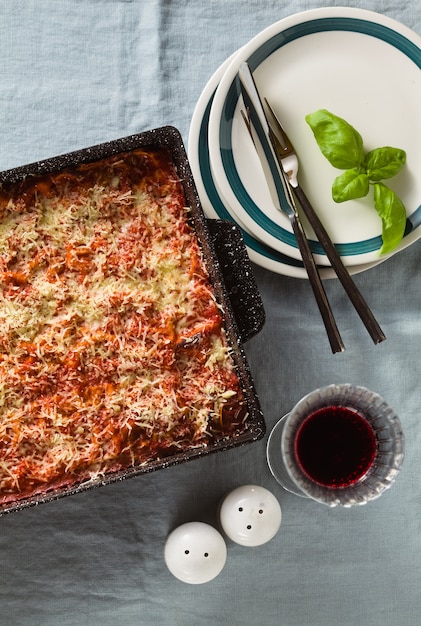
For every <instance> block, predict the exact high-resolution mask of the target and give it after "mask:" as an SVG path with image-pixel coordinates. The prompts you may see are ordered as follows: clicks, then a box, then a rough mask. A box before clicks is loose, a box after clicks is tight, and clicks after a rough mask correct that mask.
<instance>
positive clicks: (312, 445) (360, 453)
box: [295, 406, 376, 488]
mask: <svg viewBox="0 0 421 626" xmlns="http://www.w3.org/2000/svg"><path fill="white" fill-rule="evenodd" d="M295 454H296V457H297V461H298V463H299V465H300V467H301V469H302V471H303V472H304V473H305V474H306V475H307V476H308V477H309V478H310V479H311V480H313V481H315V482H316V483H318V484H320V485H323V486H324V487H332V488H338V487H348V486H349V485H352V484H353V483H355V482H357V481H358V480H360V479H361V478H362V477H363V476H364V475H365V474H366V473H367V471H368V470H369V468H370V466H371V465H372V463H373V461H374V457H375V454H376V439H375V436H374V432H373V429H372V428H371V426H370V424H369V423H368V422H367V421H366V420H365V419H364V417H362V415H360V414H359V413H357V412H356V411H354V410H353V409H349V408H347V407H343V406H328V407H323V408H321V409H318V410H317V411H315V412H314V413H311V414H310V415H309V416H308V417H307V418H306V419H305V420H304V422H303V423H302V424H301V426H300V428H299V430H298V433H297V436H296V439H295Z"/></svg>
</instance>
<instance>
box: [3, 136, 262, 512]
mask: <svg viewBox="0 0 421 626" xmlns="http://www.w3.org/2000/svg"><path fill="white" fill-rule="evenodd" d="M155 147H156V148H164V149H165V150H167V151H168V152H169V153H170V155H171V159H172V161H173V163H174V166H175V168H176V170H177V174H178V176H179V178H180V181H181V184H182V187H183V191H184V195H185V201H186V205H187V206H189V207H190V220H191V226H192V228H193V231H194V233H195V234H196V236H197V239H198V241H199V245H200V248H201V251H202V255H203V258H204V261H205V265H206V269H207V271H208V273H209V276H210V280H211V284H212V287H213V290H214V292H215V297H216V300H217V302H218V304H219V305H220V307H221V309H222V311H223V318H224V330H225V333H226V337H227V342H228V345H229V348H230V351H231V353H232V357H233V360H234V364H235V370H236V374H237V376H238V378H239V380H240V384H241V388H242V390H243V392H244V399H245V403H246V414H247V417H246V419H245V421H244V425H243V426H242V427H241V429H239V430H238V432H233V433H232V434H230V435H229V436H224V437H222V438H220V439H216V440H212V441H211V442H209V444H208V445H206V446H203V447H195V448H192V449H190V450H184V451H183V452H180V453H174V454H171V455H169V456H165V457H164V458H159V459H155V460H153V461H150V462H147V463H142V464H141V465H140V464H139V465H131V466H130V467H127V468H125V469H124V470H118V471H115V472H110V473H107V474H102V475H100V476H97V477H95V478H92V479H90V480H85V481H82V482H80V483H78V484H73V485H71V486H67V487H58V488H51V489H49V490H47V491H44V492H43V493H39V494H37V495H35V496H31V497H28V498H25V499H20V500H17V501H15V502H8V503H7V504H4V505H3V506H2V508H1V509H0V514H4V513H8V512H11V511H15V510H19V509H22V508H25V507H28V506H33V505H37V504H40V503H42V502H47V501H51V500H54V499H57V498H60V497H63V496H65V495H71V494H75V493H77V492H80V491H85V490H87V489H92V488H94V487H97V486H100V485H105V484H107V483H111V482H115V481H119V480H123V479H126V478H129V477H133V476H137V475H139V474H143V473H146V472H150V471H152V470H156V469H160V468H164V467H168V466H171V465H174V464H177V463H181V462H184V461H188V460H191V459H194V458H200V457H201V456H204V455H207V454H209V453H214V452H220V451H223V450H227V449H228V448H231V447H234V446H238V445H243V444H245V443H248V442H252V441H255V440H257V439H259V438H261V437H262V436H263V434H264V432H265V425H264V419H263V416H262V413H261V409H260V404H259V400H258V397H257V395H256V391H255V388H254V385H253V381H252V377H251V373H250V369H249V366H248V363H247V360H246V357H245V353H244V349H243V344H244V342H245V341H247V340H248V339H250V338H251V337H252V336H254V335H255V334H256V333H258V332H259V330H260V329H261V327H262V325H263V323H264V310H263V305H262V302H261V299H260V295H259V292H258V289H257V286H256V283H255V281H254V278H253V273H252V268H251V266H250V263H249V260H248V257H247V253H246V249H245V247H244V245H243V242H242V237H241V233H240V231H239V230H238V228H237V227H236V226H235V225H234V224H232V223H230V222H224V221H211V220H207V219H206V218H205V217H204V215H203V212H202V209H201V207H200V203H199V200H198V196H197V192H196V189H195V185H194V181H193V178H192V175H191V171H190V167H189V164H188V160H187V157H186V154H185V150H184V146H183V143H182V139H181V136H180V134H179V132H178V131H177V130H176V129H175V128H173V127H169V126H166V127H162V128H158V129H155V130H151V131H147V132H144V133H140V134H138V135H133V136H130V137H126V138H123V139H118V140H115V141H111V142H107V143H104V144H101V145H97V146H93V147H90V148H87V149H84V150H79V151H76V152H72V153H69V154H66V155H61V156H58V157H54V158H51V159H48V160H44V161H39V162H37V163H32V164H30V165H27V166H23V167H19V168H15V169H13V170H8V171H6V172H3V173H0V183H1V184H2V185H4V186H6V187H10V186H11V185H13V184H15V183H16V184H19V183H20V182H21V181H23V180H24V179H29V178H30V177H36V176H40V175H41V176H42V175H45V174H54V173H57V172H62V171H66V170H67V169H69V168H72V167H75V166H79V165H81V164H90V163H96V162H99V161H101V160H102V159H106V158H108V157H111V156H113V155H119V154H120V153H127V152H130V151H132V150H133V151H134V150H137V149H139V148H155Z"/></svg>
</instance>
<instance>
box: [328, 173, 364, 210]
mask: <svg viewBox="0 0 421 626" xmlns="http://www.w3.org/2000/svg"><path fill="white" fill-rule="evenodd" d="M369 188H370V183H369V179H368V176H367V174H366V173H365V172H361V170H359V169H357V168H353V169H351V170H346V171H345V172H344V173H343V174H341V175H340V176H338V177H337V178H335V180H334V181H333V185H332V198H333V199H334V201H335V202H345V200H353V199H354V198H363V197H364V196H366V195H367V194H368V190H369Z"/></svg>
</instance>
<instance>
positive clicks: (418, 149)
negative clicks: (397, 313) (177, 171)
mask: <svg viewBox="0 0 421 626" xmlns="http://www.w3.org/2000/svg"><path fill="white" fill-rule="evenodd" d="M243 61H247V62H248V64H249V65H250V67H251V69H252V71H253V75H254V77H255V79H256V83H257V85H258V88H259V91H260V92H261V94H262V95H263V96H265V97H267V99H268V100H269V102H270V104H271V106H272V108H273V109H274V110H275V111H276V113H277V115H278V116H279V118H280V119H281V121H282V124H283V126H284V127H285V130H286V131H287V133H288V135H289V136H290V138H291V140H292V143H293V144H294V146H295V148H296V150H297V153H298V155H299V159H300V172H299V179H300V184H301V186H302V187H303V188H304V189H305V191H306V193H307V195H308V196H309V198H310V199H311V202H312V204H313V206H314V208H315V209H316V211H317V212H318V214H319V216H320V218H321V220H322V222H323V223H324V225H325V227H326V229H327V230H328V232H329V234H330V237H331V239H332V240H333V242H334V243H335V244H336V245H337V248H338V250H339V252H340V254H341V256H342V259H343V261H344V264H345V265H347V266H348V270H349V271H350V273H357V272H362V271H364V270H367V269H369V268H371V267H373V266H374V265H377V264H378V263H380V262H382V261H383V260H384V259H385V258H387V257H386V256H383V255H382V256H380V254H379V251H380V248H381V245H382V237H381V230H382V225H381V220H380V218H379V216H378V215H377V212H376V211H375V209H374V201H373V197H372V195H371V193H370V194H369V195H368V196H367V197H366V198H363V199H360V200H351V201H347V202H344V203H341V204H336V203H335V202H334V201H333V199H332V195H331V186H332V182H333V180H334V178H335V177H336V176H337V175H339V174H340V173H341V172H340V171H339V170H336V169H334V168H333V167H332V166H331V165H330V164H329V162H328V161H327V160H326V159H325V158H324V157H323V156H322V154H321V152H320V150H319V148H318V146H317V144H316V141H315V139H314V136H313V133H312V131H311V129H310V128H309V126H308V125H307V123H306V121H305V116H306V115H307V114H309V113H312V112H314V111H316V110H318V109H328V110H329V111H331V112H332V113H334V114H335V115H338V116H340V117H342V118H344V119H346V120H347V121H348V122H349V123H350V124H352V126H354V128H356V129H357V130H358V131H359V132H360V134H361V135H362V137H363V140H364V147H365V149H366V150H371V149H373V148H376V147H380V146H394V147H396V148H401V149H403V150H405V151H406V154H407V163H406V165H405V167H404V169H403V171H402V172H401V173H400V174H399V175H398V176H396V177H395V178H393V179H391V180H390V182H388V185H389V186H390V187H392V188H393V189H394V191H395V192H396V193H397V194H398V195H399V197H400V198H401V199H402V201H403V202H404V204H405V207H406V210H407V217H408V219H407V228H406V232H405V236H404V238H403V240H402V242H401V243H400V244H399V246H398V247H397V248H396V249H395V250H394V252H393V253H396V252H398V251H399V250H402V249H403V248H405V247H407V246H408V245H410V244H411V243H413V242H414V241H416V240H417V239H418V238H419V237H420V236H421V204H420V203H421V176H419V172H421V117H420V114H419V103H420V102H421V37H420V36H419V35H417V34H416V33H414V32H413V31H411V30H410V29H409V28H407V27H406V26H403V25H402V24H400V23H399V22H396V21H395V20H393V19H391V18H388V17H385V16H383V15H379V14H377V13H373V12H371V11H366V10H364V9H352V8H322V9H315V10H311V11H306V12H303V13H299V14H296V15H292V16H290V17H287V18H285V19H282V20H280V21H279V22H277V23H275V24H273V25H272V26H269V27H268V28H266V29H265V30H263V31H262V32H260V33H259V34H258V35H256V36H255V37H254V38H253V39H251V40H250V41H249V42H248V43H247V44H246V45H245V46H244V47H242V48H241V49H240V50H238V51H237V52H236V53H234V54H233V55H232V56H231V57H230V58H229V59H227V60H226V61H225V63H223V64H222V66H221V67H219V68H218V69H217V70H216V72H215V73H214V75H213V76H212V77H211V79H210V80H209V82H208V84H207V85H206V87H205V88H204V90H203V93H202V95H201V97H200V99H199V101H198V103H197V105H196V108H195V111H194V114H193V118H192V122H191V127H190V134H189V141H188V154H189V161H190V164H191V168H192V171H193V176H194V178H195V181H196V185H197V189H198V193H199V196H200V200H201V202H202V205H203V208H204V211H205V213H206V214H207V216H208V217H211V218H219V219H229V220H231V221H234V222H236V223H237V224H238V225H239V226H240V228H241V229H242V232H243V235H244V240H245V243H246V246H247V249H248V252H249V255H250V258H251V260H252V261H253V262H255V263H256V264H258V265H260V266H262V267H265V268H266V269H269V270H272V271H274V272H277V273H280V274H284V275H287V276H293V277H298V278H306V272H305V270H304V268H303V264H302V261H301V257H300V252H299V249H298V245H297V242H296V240H295V237H294V235H293V233H292V229H291V227H290V224H289V220H288V218H287V217H286V216H285V215H283V214H281V213H279V212H278V211H276V210H275V209H274V208H273V206H272V203H271V200H270V195H269V191H268V189H267V185H266V181H265V178H264V175H263V171H262V169H261V167H260V163H259V161H258V157H257V154H256V153H255V150H254V148H253V145H252V142H251V139H250V137H249V134H248V132H247V129H246V127H245V124H244V121H243V119H242V116H241V107H242V99H241V96H240V92H239V86H238V79H237V73H238V69H239V66H240V64H241V63H242V62H243ZM304 226H305V230H306V233H307V236H308V239H309V241H310V245H311V248H312V251H313V254H314V256H315V258H316V260H317V263H318V265H319V267H320V271H321V275H322V277H324V278H330V277H333V276H334V275H335V274H334V273H333V270H332V269H331V268H330V266H329V261H328V259H327V258H326V256H325V254H324V251H323V249H322V247H321V246H320V244H319V242H318V241H317V240H316V238H315V236H314V233H313V232H312V230H311V228H310V227H309V225H308V224H306V223H305V222H304ZM389 256H390V255H389Z"/></svg>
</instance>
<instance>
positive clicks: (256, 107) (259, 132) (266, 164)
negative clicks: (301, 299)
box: [238, 62, 344, 353]
mask: <svg viewBox="0 0 421 626" xmlns="http://www.w3.org/2000/svg"><path fill="white" fill-rule="evenodd" d="M238 78H239V82H240V89H241V94H242V97H243V102H244V107H245V110H246V119H247V122H248V123H247V127H248V130H249V133H250V135H251V137H252V139H253V143H254V146H255V148H256V151H257V154H258V156H259V160H260V163H261V165H262V169H263V172H264V175H265V179H266V181H267V184H268V187H269V191H270V194H271V199H272V202H273V204H274V206H275V208H276V209H277V210H279V211H282V212H283V213H285V214H286V215H287V217H288V219H289V221H290V223H291V227H292V230H293V232H294V235H295V237H296V239H297V243H298V247H299V249H300V253H301V256H302V260H303V264H304V267H305V269H306V272H307V275H308V278H309V282H310V285H311V288H312V290H313V293H314V296H315V299H316V302H317V305H318V307H319V311H320V314H321V317H322V320H323V323H324V326H325V328H326V332H327V336H328V339H329V343H330V346H331V349H332V352H333V353H336V352H342V351H343V350H344V344H343V341H342V338H341V336H340V333H339V330H338V327H337V325H336V322H335V319H334V316H333V312H332V309H331V307H330V304H329V301H328V299H327V296H326V292H325V289H324V286H323V283H322V280H321V278H320V274H319V270H318V268H317V265H316V263H315V260H314V258H313V255H312V252H311V249H310V246H309V243H308V240H307V237H306V235H305V232H304V229H303V226H302V224H301V221H300V218H299V215H298V211H297V207H296V204H295V201H294V197H293V195H292V192H291V189H290V186H289V182H288V180H287V178H286V174H285V172H284V170H283V169H282V167H281V166H280V164H279V161H278V158H277V156H276V144H275V136H274V134H273V132H272V130H271V128H270V125H269V123H268V120H267V118H266V114H265V111H264V108H263V105H262V101H261V99H260V96H259V93H258V91H257V87H256V84H255V81H254V78H253V75H252V73H251V70H250V67H249V65H248V64H247V63H246V62H244V63H242V64H241V66H240V68H239V71H238Z"/></svg>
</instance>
